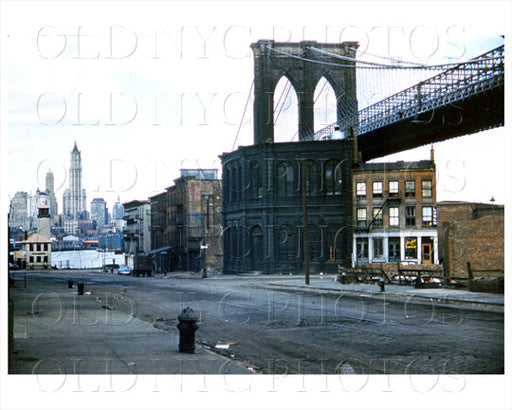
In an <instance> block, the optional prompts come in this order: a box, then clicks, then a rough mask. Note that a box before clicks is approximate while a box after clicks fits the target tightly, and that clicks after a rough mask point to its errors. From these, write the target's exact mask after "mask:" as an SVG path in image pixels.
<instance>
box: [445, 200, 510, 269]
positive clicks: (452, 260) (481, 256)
mask: <svg viewBox="0 0 512 410" xmlns="http://www.w3.org/2000/svg"><path fill="white" fill-rule="evenodd" d="M437 209H438V236H439V257H440V261H441V262H442V264H443V267H444V271H445V274H446V275H448V276H449V277H452V278H469V277H470V273H469V270H468V263H469V264H470V265H469V266H470V269H471V271H472V275H473V277H474V278H475V279H476V278H494V277H503V276H504V273H503V272H504V231H505V228H504V207H503V206H502V205H488V204H476V203H465V202H440V203H438V208H437Z"/></svg>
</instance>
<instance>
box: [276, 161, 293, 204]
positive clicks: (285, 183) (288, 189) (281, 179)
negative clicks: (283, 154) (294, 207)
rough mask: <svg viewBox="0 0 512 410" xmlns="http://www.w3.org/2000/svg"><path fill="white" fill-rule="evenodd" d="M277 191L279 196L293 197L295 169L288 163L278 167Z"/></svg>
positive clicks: (282, 163)
mask: <svg viewBox="0 0 512 410" xmlns="http://www.w3.org/2000/svg"><path fill="white" fill-rule="evenodd" d="M277 189H278V195H279V196H291V195H293V167H292V166H291V164H289V163H288V162H281V163H280V164H279V165H278V167H277Z"/></svg>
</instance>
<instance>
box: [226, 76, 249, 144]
mask: <svg viewBox="0 0 512 410" xmlns="http://www.w3.org/2000/svg"><path fill="white" fill-rule="evenodd" d="M253 87H254V80H253V81H252V83H251V88H250V89H249V94H247V101H245V107H244V112H243V114H242V118H241V119H240V124H238V130H237V131H236V136H235V140H234V141H233V147H232V148H231V151H233V150H234V149H235V145H236V141H237V140H238V135H239V134H240V129H241V128H242V124H243V122H244V118H245V113H246V112H247V106H248V105H249V101H250V100H251V95H252V89H253Z"/></svg>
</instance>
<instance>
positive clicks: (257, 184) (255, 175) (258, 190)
mask: <svg viewBox="0 0 512 410" xmlns="http://www.w3.org/2000/svg"><path fill="white" fill-rule="evenodd" d="M261 180H262V179H261V167H260V166H259V165H258V164H257V163H256V164H255V165H254V166H253V168H252V188H253V191H252V194H253V197H254V198H261V197H262V196H263V187H262V183H261Z"/></svg>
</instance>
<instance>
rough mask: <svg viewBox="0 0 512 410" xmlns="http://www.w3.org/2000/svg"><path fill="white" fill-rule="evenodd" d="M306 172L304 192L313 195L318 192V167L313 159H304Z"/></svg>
mask: <svg viewBox="0 0 512 410" xmlns="http://www.w3.org/2000/svg"><path fill="white" fill-rule="evenodd" d="M304 172H305V174H306V181H305V182H306V193H307V194H308V195H315V194H316V193H317V192H318V185H319V183H318V179H319V178H318V177H319V175H318V167H317V165H316V163H315V161H311V160H308V161H306V169H305V170H304Z"/></svg>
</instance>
